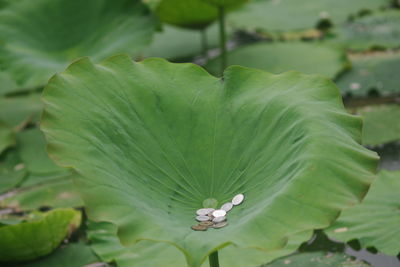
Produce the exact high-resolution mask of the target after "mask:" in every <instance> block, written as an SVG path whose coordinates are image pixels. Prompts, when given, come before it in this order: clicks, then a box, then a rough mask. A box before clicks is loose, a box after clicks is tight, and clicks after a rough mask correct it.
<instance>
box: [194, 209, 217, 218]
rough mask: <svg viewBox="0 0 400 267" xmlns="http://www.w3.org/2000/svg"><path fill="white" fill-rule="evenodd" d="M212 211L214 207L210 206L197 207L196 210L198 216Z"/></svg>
mask: <svg viewBox="0 0 400 267" xmlns="http://www.w3.org/2000/svg"><path fill="white" fill-rule="evenodd" d="M213 211H214V209H212V208H205V209H198V210H197V211H196V214H197V215H199V216H204V215H207V214H209V213H211V212H213Z"/></svg>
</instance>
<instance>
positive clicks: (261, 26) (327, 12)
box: [228, 0, 390, 33]
mask: <svg viewBox="0 0 400 267" xmlns="http://www.w3.org/2000/svg"><path fill="white" fill-rule="evenodd" d="M389 3H390V0H351V1H349V0H271V1H266V0H258V1H253V2H251V3H249V4H248V5H246V6H244V7H243V8H242V9H240V10H238V11H237V12H235V13H232V15H231V16H229V18H228V22H229V24H230V25H232V26H233V27H235V28H240V29H248V30H258V31H262V32H270V33H273V32H288V31H302V30H307V29H312V28H315V27H316V25H317V23H318V21H320V20H321V19H326V18H329V19H330V20H331V21H332V22H333V23H335V24H338V25H339V24H341V23H343V22H345V21H346V20H347V19H348V18H349V16H350V15H355V14H357V13H358V12H359V11H361V10H364V9H369V10H375V9H378V8H379V7H382V6H388V5H389ZM288 18H293V19H288Z"/></svg>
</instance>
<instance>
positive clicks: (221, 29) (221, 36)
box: [218, 6, 227, 75]
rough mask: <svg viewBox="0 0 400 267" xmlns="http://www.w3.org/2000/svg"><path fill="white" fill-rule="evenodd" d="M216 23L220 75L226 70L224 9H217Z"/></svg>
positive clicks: (221, 7) (220, 7)
mask: <svg viewBox="0 0 400 267" xmlns="http://www.w3.org/2000/svg"><path fill="white" fill-rule="evenodd" d="M218 15H219V16H218V22H219V45H220V53H221V55H220V57H221V75H222V74H223V73H224V70H225V68H226V64H227V63H226V33H225V8H224V7H223V6H219V7H218Z"/></svg>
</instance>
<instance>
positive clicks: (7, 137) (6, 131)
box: [0, 122, 15, 154]
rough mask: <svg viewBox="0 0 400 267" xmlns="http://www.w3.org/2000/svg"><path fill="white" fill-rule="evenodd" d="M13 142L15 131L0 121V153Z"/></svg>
mask: <svg viewBox="0 0 400 267" xmlns="http://www.w3.org/2000/svg"><path fill="white" fill-rule="evenodd" d="M14 144H15V133H14V131H13V129H12V128H10V127H9V126H7V125H6V124H4V123H2V122H0V154H1V153H2V152H3V151H4V150H5V149H7V148H8V147H10V146H12V145H14Z"/></svg>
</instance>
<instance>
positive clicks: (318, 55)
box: [206, 42, 349, 78]
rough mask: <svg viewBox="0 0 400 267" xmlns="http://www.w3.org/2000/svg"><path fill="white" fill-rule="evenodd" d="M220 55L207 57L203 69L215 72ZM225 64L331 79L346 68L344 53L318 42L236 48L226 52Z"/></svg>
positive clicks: (260, 44) (346, 62)
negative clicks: (315, 75) (298, 72)
mask: <svg viewBox="0 0 400 267" xmlns="http://www.w3.org/2000/svg"><path fill="white" fill-rule="evenodd" d="M219 64H220V58H219V57H217V58H215V59H213V60H210V61H209V63H208V64H207V65H206V68H207V69H208V70H209V71H210V72H211V73H214V74H216V73H218V71H219ZM228 64H229V65H236V64H237V65H243V66H246V67H252V68H259V69H263V70H266V71H269V72H273V73H280V72H284V71H289V70H297V71H302V72H305V73H310V74H314V73H316V74H321V75H325V76H328V77H331V78H334V77H335V76H337V75H338V74H339V73H341V72H342V71H343V70H344V69H345V68H347V67H348V65H349V63H348V60H347V58H346V55H345V53H344V52H343V51H342V50H341V49H338V48H335V47H332V46H327V45H323V44H319V43H309V44H308V43H301V42H285V43H283V42H282V43H279V42H277V43H257V44H251V45H247V46H243V47H240V48H237V49H235V50H233V51H231V52H229V54H228Z"/></svg>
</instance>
